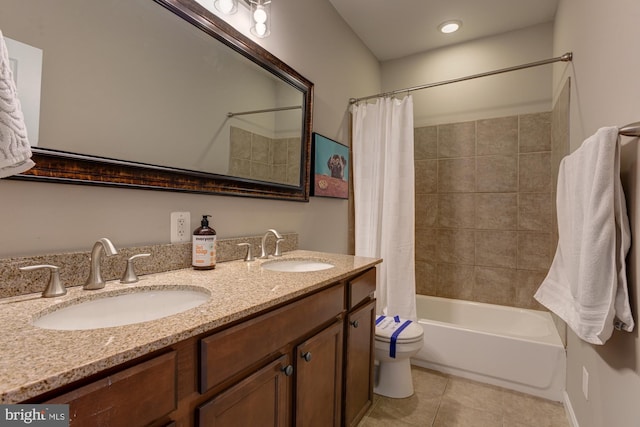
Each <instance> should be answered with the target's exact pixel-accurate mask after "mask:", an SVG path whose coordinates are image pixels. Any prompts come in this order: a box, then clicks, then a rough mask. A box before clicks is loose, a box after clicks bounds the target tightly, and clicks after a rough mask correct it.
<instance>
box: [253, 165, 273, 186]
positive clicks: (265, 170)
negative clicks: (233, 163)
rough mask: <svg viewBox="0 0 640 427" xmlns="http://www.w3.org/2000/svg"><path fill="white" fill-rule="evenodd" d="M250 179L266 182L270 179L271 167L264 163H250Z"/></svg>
mask: <svg viewBox="0 0 640 427" xmlns="http://www.w3.org/2000/svg"><path fill="white" fill-rule="evenodd" d="M251 178H254V179H258V180H262V181H268V180H269V179H270V178H271V166H270V165H268V164H266V163H260V162H254V161H252V162H251Z"/></svg>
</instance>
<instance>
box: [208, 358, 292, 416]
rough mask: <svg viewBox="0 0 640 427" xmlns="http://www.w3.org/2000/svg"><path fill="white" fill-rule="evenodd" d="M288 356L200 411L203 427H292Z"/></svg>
mask: <svg viewBox="0 0 640 427" xmlns="http://www.w3.org/2000/svg"><path fill="white" fill-rule="evenodd" d="M292 373H293V367H292V366H290V365H289V356H287V355H285V356H282V357H280V358H279V359H277V360H275V361H273V362H271V363H269V364H268V365H267V366H265V367H264V368H262V369H260V370H258V371H257V372H255V373H254V374H252V375H250V376H249V377H247V378H245V379H244V380H242V381H240V382H239V383H237V384H236V385H234V386H233V387H231V388H229V389H227V390H225V391H223V392H222V393H220V394H219V395H217V396H216V397H214V398H213V399H211V400H209V401H208V402H206V403H204V404H203V405H201V406H199V407H198V408H197V425H198V426H200V427H222V426H224V427H228V426H233V427H256V426H260V427H269V426H273V427H285V426H288V425H290V424H291V421H290V419H291V418H290V414H291V404H290V402H291V393H290V384H291V380H290V378H291V377H290V375H291V374H292Z"/></svg>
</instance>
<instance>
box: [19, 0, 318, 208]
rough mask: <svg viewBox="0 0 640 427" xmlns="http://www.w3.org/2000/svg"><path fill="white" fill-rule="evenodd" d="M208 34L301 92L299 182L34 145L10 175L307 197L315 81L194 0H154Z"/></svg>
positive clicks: (296, 197)
mask: <svg viewBox="0 0 640 427" xmlns="http://www.w3.org/2000/svg"><path fill="white" fill-rule="evenodd" d="M153 1H155V2H156V3H158V4H160V5H162V6H164V7H165V8H167V9H168V10H170V11H171V12H173V13H175V14H176V15H177V16H178V17H180V18H182V19H184V20H186V21H187V22H189V23H191V24H193V25H195V26H196V27H198V28H199V29H201V30H202V31H204V32H205V33H207V34H209V35H210V36H211V37H213V38H215V39H217V40H219V41H220V42H222V43H224V44H225V45H227V46H229V47H230V48H232V49H233V50H235V51H236V52H238V53H240V54H242V55H244V56H245V57H247V58H249V59H250V60H252V61H253V62H255V63H256V64H258V65H260V66H262V67H263V68H265V69H266V70H268V71H270V72H271V73H273V74H274V75H276V76H278V77H280V78H281V79H283V80H284V81H286V82H288V83H289V84H290V85H291V86H293V87H295V88H296V89H298V90H300V91H301V92H302V94H303V97H304V105H303V108H302V117H303V122H304V123H303V129H302V141H301V144H302V156H301V159H300V162H301V164H300V185H299V186H297V187H296V186H288V185H279V184H273V183H269V182H262V181H253V180H248V179H243V178H236V177H230V176H225V175H216V174H210V173H202V172H196V171H190V170H182V169H175V168H169V167H163V166H155V165H150V164H144V163H136V162H129V161H123V160H117V159H109V158H104V157H94V156H89V155H82V154H75V153H68V152H63V151H58V150H48V149H42V148H37V147H34V148H33V149H32V151H33V160H34V161H35V163H36V166H35V167H34V168H32V169H31V170H29V171H27V172H25V173H23V174H20V175H16V176H15V177H13V178H14V179H20V180H30V181H47V182H57V183H67V184H88V185H102V186H116V187H128V188H138V189H150V190H166V191H180V192H190V193H209V194H221V195H233V196H248V197H260V198H273V199H283V200H293V201H308V200H309V179H310V167H311V156H310V152H311V130H312V117H313V113H312V112H313V83H311V82H310V81H309V80H307V79H305V78H304V77H303V76H301V75H300V74H299V73H297V72H296V71H295V70H293V69H292V68H291V67H289V66H288V65H287V64H285V63H284V62H282V61H280V60H279V59H278V58H276V57H275V56H273V55H272V54H271V53H269V52H268V51H267V50H265V49H264V48H262V47H261V46H259V45H258V44H256V43H254V42H253V41H252V40H250V39H249V38H247V37H245V36H244V35H242V34H241V33H239V32H238V31H237V30H235V29H234V28H233V27H231V26H230V25H229V24H227V23H226V22H224V21H223V20H222V19H220V18H218V17H217V16H215V15H214V14H213V13H211V12H209V11H208V10H207V9H205V8H204V7H202V6H201V5H200V4H198V3H197V2H195V1H194V0H153Z"/></svg>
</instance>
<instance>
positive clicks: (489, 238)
mask: <svg viewBox="0 0 640 427" xmlns="http://www.w3.org/2000/svg"><path fill="white" fill-rule="evenodd" d="M517 245H518V233H517V232H515V231H497V230H492V231H482V230H478V231H476V265H482V266H486V267H509V268H516V253H517V248H518V246H517Z"/></svg>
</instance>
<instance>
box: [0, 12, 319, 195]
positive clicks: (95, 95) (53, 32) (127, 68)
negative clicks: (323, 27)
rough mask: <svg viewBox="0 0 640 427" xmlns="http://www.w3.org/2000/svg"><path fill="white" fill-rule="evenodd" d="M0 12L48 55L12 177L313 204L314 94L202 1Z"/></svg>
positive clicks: (8, 28) (9, 32) (7, 28)
mask: <svg viewBox="0 0 640 427" xmlns="http://www.w3.org/2000/svg"><path fill="white" fill-rule="evenodd" d="M2 9H3V13H2V16H0V29H2V31H3V33H4V35H5V36H6V37H9V38H12V39H15V40H17V41H19V42H21V43H25V44H27V45H30V46H33V47H36V48H38V49H41V50H42V55H43V61H42V79H41V83H42V91H41V100H40V102H41V105H40V118H39V120H40V126H39V133H38V138H37V139H36V140H37V141H38V142H37V147H33V152H34V156H33V158H34V161H35V162H36V167H35V168H33V169H31V170H30V171H28V172H26V173H24V174H22V175H19V176H17V177H16V178H17V179H26V180H45V181H52V182H64V183H80V184H93V185H110V186H123V187H134V188H148V189H159V190H170V191H186V192H197V193H214V194H230V195H244V196H252V197H264V198H279V199H287V200H297V201H307V200H308V198H309V168H310V145H311V121H312V103H313V84H312V83H311V82H310V81H308V80H307V79H305V78H304V77H303V76H301V75H300V74H298V73H297V72H296V71H295V70H293V69H292V68H291V67H289V66H287V65H286V64H285V63H283V62H282V61H280V60H278V59H277V58H275V57H274V56H273V55H271V54H270V53H269V52H268V51H266V50H265V49H263V48H261V47H260V46H258V45H257V44H256V43H254V42H253V41H251V40H250V39H248V38H247V37H245V36H243V35H242V34H240V33H239V32H237V31H236V30H235V29H233V28H232V27H231V26H229V25H228V24H227V23H226V22H224V21H223V20H221V19H219V18H218V17H216V16H215V15H214V14H212V13H211V12H209V11H208V10H206V9H205V8H203V7H202V6H201V5H200V4H198V3H197V2H196V1H193V0H128V1H121V0H63V1H56V2H52V1H50V0H26V1H25V0H3V6H2ZM10 55H11V52H10ZM16 69H17V73H16V75H17V76H16V77H17V79H20V75H21V69H20V63H19V62H18V63H17V67H16Z"/></svg>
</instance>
